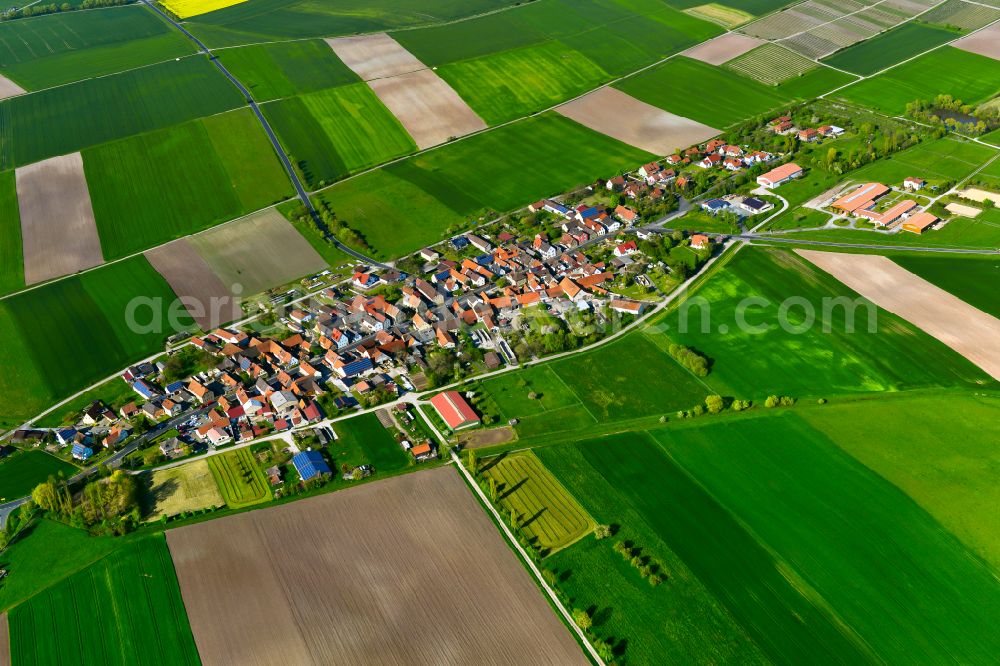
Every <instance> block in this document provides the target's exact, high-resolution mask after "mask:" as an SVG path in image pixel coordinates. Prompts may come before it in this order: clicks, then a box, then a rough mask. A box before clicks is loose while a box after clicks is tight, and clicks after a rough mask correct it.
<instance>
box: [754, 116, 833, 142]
mask: <svg viewBox="0 0 1000 666" xmlns="http://www.w3.org/2000/svg"><path fill="white" fill-rule="evenodd" d="M768 129H770V130H771V131H772V132H774V133H775V134H782V135H785V134H795V135H796V136H798V138H799V141H802V142H804V143H812V142H814V141H819V140H820V139H835V138H837V137H839V136H843V134H844V129H843V128H842V127H837V126H836V125H821V126H819V127H798V126H796V125H795V123H793V122H792V118H791V116H778V117H777V118H774V119H773V120H771V122H770V123H768Z"/></svg>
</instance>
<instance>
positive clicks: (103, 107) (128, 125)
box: [0, 10, 244, 168]
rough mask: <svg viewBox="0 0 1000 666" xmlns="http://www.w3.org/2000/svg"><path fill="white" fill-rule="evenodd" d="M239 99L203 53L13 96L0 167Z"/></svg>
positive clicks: (0, 115) (4, 121)
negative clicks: (110, 101) (195, 56)
mask: <svg viewBox="0 0 1000 666" xmlns="http://www.w3.org/2000/svg"><path fill="white" fill-rule="evenodd" d="M116 11H117V10H116ZM109 100H114V104H109V103H108V102H109ZM243 104H244V100H243V96H242V95H240V93H239V92H238V91H237V90H236V88H235V87H234V86H233V85H232V84H231V83H230V82H229V81H227V80H226V78H225V77H224V76H223V75H222V74H220V73H219V72H218V70H216V69H215V67H214V66H212V64H211V63H210V62H208V60H206V59H204V58H182V59H181V60H180V61H179V62H173V61H170V62H167V63H163V64H159V65H154V66H152V67H146V68H143V69H136V70H132V71H129V72H124V73H122V74H115V75H113V76H106V77H102V78H97V79H89V80H87V81H81V82H79V83H74V84H70V85H67V86H62V87H59V88H50V89H48V90H44V91H41V92H38V93H35V94H33V95H22V96H20V97H13V98H11V99H8V100H4V101H3V102H0V167H3V168H9V167H11V166H21V165H24V164H30V163H32V162H37V161H39V160H42V159H45V158H47V157H52V156H54V155H63V154H66V153H70V152H73V151H76V150H80V149H82V148H87V147H89V146H94V145H97V144H100V143H104V142H106V141H111V140H113V139H117V138H121V137H125V136H129V135H132V134H138V133H140V132H145V131H149V130H153V129H158V128H161V127H166V126H168V125H174V124H177V123H181V122H184V121H186V120H191V119H194V118H197V117H200V116H208V115H212V114H215V113H221V112H222V111H228V110H229V109H234V108H236V107H239V106H242V105H243Z"/></svg>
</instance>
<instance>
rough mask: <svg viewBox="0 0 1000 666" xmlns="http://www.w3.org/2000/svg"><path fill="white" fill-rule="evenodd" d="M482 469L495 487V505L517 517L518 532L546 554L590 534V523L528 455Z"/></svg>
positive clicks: (485, 463)
mask: <svg viewBox="0 0 1000 666" xmlns="http://www.w3.org/2000/svg"><path fill="white" fill-rule="evenodd" d="M482 469H483V476H484V477H486V478H487V479H494V482H495V483H496V489H497V500H496V501H497V502H498V503H499V504H500V505H501V506H503V507H504V508H505V509H506V510H507V511H514V512H516V513H517V515H518V516H520V519H519V525H520V530H521V532H522V533H524V535H525V536H526V537H527V538H528V540H529V541H532V542H534V543H536V544H537V545H538V546H540V547H541V548H542V549H544V550H545V551H546V552H551V551H558V550H561V549H563V548H565V547H566V546H569V545H571V544H573V543H575V542H576V541H579V540H580V539H582V538H583V537H584V536H586V535H588V534H590V533H591V532H592V531H593V529H594V521H593V520H591V518H590V516H588V515H587V512H586V511H584V510H583V507H581V506H580V505H579V504H578V503H577V501H576V500H575V499H574V498H573V496H572V495H570V494H569V493H568V492H567V491H566V489H565V488H563V487H562V485H560V483H559V482H558V481H556V479H555V477H553V476H552V474H551V473H550V472H549V471H548V470H547V469H545V466H544V465H543V464H542V463H541V461H540V460H538V458H537V457H535V455H534V454H533V453H532V452H531V451H528V452H525V453H517V454H514V455H501V456H500V457H498V458H497V459H494V460H484V461H483V463H482Z"/></svg>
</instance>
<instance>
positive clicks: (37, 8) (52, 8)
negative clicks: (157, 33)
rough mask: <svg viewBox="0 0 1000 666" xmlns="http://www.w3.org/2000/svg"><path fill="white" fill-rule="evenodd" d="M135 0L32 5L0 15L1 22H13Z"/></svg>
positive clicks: (100, 0)
mask: <svg viewBox="0 0 1000 666" xmlns="http://www.w3.org/2000/svg"><path fill="white" fill-rule="evenodd" d="M133 2H135V0H83V2H82V3H81V4H79V5H71V4H70V3H68V2H64V3H62V4H59V5H57V4H55V3H53V4H49V5H32V6H31V7H24V8H22V9H17V8H12V9H8V10H7V11H5V12H4V13H3V14H0V21H11V20H13V19H19V18H28V17H29V16H42V15H44V14H57V13H59V12H71V11H73V10H76V9H96V8H98V7H117V6H119V5H129V4H132V3H133Z"/></svg>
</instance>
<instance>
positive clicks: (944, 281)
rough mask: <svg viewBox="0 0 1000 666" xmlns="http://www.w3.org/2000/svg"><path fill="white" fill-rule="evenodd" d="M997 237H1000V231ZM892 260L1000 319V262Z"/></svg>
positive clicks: (941, 258)
mask: <svg viewBox="0 0 1000 666" xmlns="http://www.w3.org/2000/svg"><path fill="white" fill-rule="evenodd" d="M949 226H950V225H949ZM945 228H946V229H947V226H946V227H945ZM996 234H997V237H998V238H1000V229H997V231H996ZM892 260H893V261H894V262H896V263H897V264H899V265H900V266H902V267H903V268H905V269H906V270H908V271H910V272H912V273H916V274H917V275H919V276H920V277H922V278H924V279H925V280H927V281H928V282H932V283H934V284H936V285H937V286H939V287H941V288H942V289H944V290H945V291H948V292H951V293H952V294H954V295H955V296H958V297H959V298H961V299H962V300H963V301H965V302H966V303H968V304H969V305H972V306H973V307H977V308H979V309H980V310H982V311H983V312H987V313H989V314H991V315H993V316H994V317H997V318H1000V299H998V298H997V291H996V285H998V284H1000V259H997V258H993V257H988V258H985V257H984V258H981V259H980V258H968V259H967V258H964V257H963V258H956V257H946V256H928V255H916V254H898V255H894V256H893V257H892Z"/></svg>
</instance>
